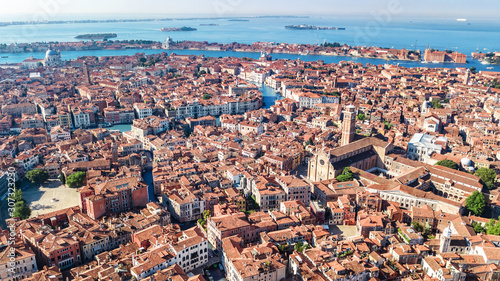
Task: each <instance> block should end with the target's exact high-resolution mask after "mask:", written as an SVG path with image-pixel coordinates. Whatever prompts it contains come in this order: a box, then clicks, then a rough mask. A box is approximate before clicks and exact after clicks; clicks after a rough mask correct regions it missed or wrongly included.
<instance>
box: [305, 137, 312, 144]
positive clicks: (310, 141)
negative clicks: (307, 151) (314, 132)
mask: <svg viewBox="0 0 500 281" xmlns="http://www.w3.org/2000/svg"><path fill="white" fill-rule="evenodd" d="M306 145H313V140H312V137H309V139H308V140H307V142H306Z"/></svg>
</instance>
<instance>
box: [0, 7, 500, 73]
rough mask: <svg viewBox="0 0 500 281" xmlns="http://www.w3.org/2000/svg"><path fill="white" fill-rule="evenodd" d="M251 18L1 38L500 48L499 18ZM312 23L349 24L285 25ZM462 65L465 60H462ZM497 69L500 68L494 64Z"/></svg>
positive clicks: (70, 26)
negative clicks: (89, 36) (96, 36)
mask: <svg viewBox="0 0 500 281" xmlns="http://www.w3.org/2000/svg"><path fill="white" fill-rule="evenodd" d="M245 19H246V20H248V21H229V20H228V18H216V19H190V20H168V21H151V22H121V23H118V22H116V23H64V24H37V25H12V26H3V27H0V44H10V43H16V42H17V43H23V42H40V41H44V42H49V41H59V42H67V41H79V40H77V39H75V38H74V37H75V36H76V35H79V34H83V33H108V32H109V33H116V34H117V35H118V37H117V38H115V39H117V40H129V39H144V40H154V41H164V40H165V39H166V37H167V36H170V37H172V38H173V40H175V41H180V40H194V41H208V42H220V43H230V42H239V43H252V42H257V41H266V42H278V43H279V42H286V43H301V44H306V43H307V44H317V43H320V44H321V43H323V42H324V41H326V42H339V43H346V44H349V45H356V46H358V45H364V46H380V47H394V48H403V47H404V48H406V49H409V50H413V49H420V50H424V49H425V48H426V46H427V45H429V46H430V47H431V48H434V49H440V50H445V49H447V50H452V51H455V50H456V51H459V52H462V53H465V54H467V55H468V56H470V53H471V52H473V51H476V50H479V51H482V52H488V51H500V39H499V38H500V21H481V20H467V21H466V22H462V21H456V19H446V20H436V19H431V20H427V19H397V20H396V19H394V20H390V21H388V22H386V21H380V20H377V19H376V18H375V17H370V16H368V17H365V18H338V17H335V18H333V17H308V18H278V17H270V18H256V17H253V18H245ZM200 24H217V26H201V25H200ZM292 24H311V25H316V26H334V27H345V28H346V30H287V29H285V26H286V25H292ZM182 26H189V27H194V28H197V29H198V30H197V31H191V32H161V31H160V29H161V28H162V27H182ZM162 51H164V50H118V51H116V50H97V51H74V52H63V53H62V56H63V59H75V58H77V57H78V56H83V55H95V56H104V55H131V54H135V53H137V52H141V53H146V54H152V53H158V52H162ZM167 52H169V53H170V52H175V53H178V54H195V55H196V54H205V55H206V56H216V57H218V56H238V57H241V56H246V57H252V58H257V57H258V56H259V54H256V53H234V52H210V51H191V50H182V51H177V50H176V51H169V50H167ZM0 56H8V58H0V63H17V62H21V61H22V60H24V59H26V58H27V57H29V56H34V57H36V58H42V57H43V54H42V53H32V54H26V53H24V54H0ZM273 58H274V59H279V58H288V59H297V58H300V59H303V60H318V59H322V60H324V61H325V62H327V63H330V62H338V61H342V60H354V61H358V62H361V63H368V62H369V63H374V64H383V63H385V61H383V60H376V59H365V58H349V57H347V58H346V57H328V56H300V55H290V54H273ZM469 61H470V62H471V64H470V65H469V66H472V65H474V66H475V67H476V68H478V69H486V66H484V65H481V64H479V63H478V62H476V61H473V60H472V59H470V58H469ZM399 63H400V65H403V66H425V67H455V66H460V65H453V64H425V65H423V64H421V63H420V62H406V61H402V62H399ZM462 66H463V65H462ZM494 70H497V71H498V70H500V68H498V66H497V67H495V68H494Z"/></svg>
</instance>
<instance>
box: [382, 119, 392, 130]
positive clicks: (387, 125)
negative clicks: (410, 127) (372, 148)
mask: <svg viewBox="0 0 500 281" xmlns="http://www.w3.org/2000/svg"><path fill="white" fill-rule="evenodd" d="M391 128H392V124H391V123H390V122H388V121H384V129H386V130H390V129H391Z"/></svg>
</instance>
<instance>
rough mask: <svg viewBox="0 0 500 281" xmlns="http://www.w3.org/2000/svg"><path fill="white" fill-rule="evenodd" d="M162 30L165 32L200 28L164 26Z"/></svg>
mask: <svg viewBox="0 0 500 281" xmlns="http://www.w3.org/2000/svg"><path fill="white" fill-rule="evenodd" d="M160 30H161V31H164V32H168V31H196V30H198V29H196V28H192V27H187V26H183V27H164V28H162V29H160Z"/></svg>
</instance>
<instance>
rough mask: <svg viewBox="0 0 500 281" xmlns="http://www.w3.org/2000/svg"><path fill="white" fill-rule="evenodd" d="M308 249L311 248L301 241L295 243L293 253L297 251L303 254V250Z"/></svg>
mask: <svg viewBox="0 0 500 281" xmlns="http://www.w3.org/2000/svg"><path fill="white" fill-rule="evenodd" d="M310 248H311V246H309V244H304V242H302V241H299V242H297V243H295V251H297V252H298V253H303V252H304V251H305V250H307V249H310Z"/></svg>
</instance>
